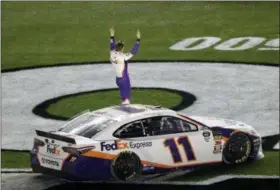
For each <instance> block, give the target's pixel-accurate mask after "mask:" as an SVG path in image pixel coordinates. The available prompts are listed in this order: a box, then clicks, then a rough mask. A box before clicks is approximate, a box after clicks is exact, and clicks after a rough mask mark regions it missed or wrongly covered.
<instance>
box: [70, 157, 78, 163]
mask: <svg viewBox="0 0 280 190" xmlns="http://www.w3.org/2000/svg"><path fill="white" fill-rule="evenodd" d="M75 160H77V157H75V156H73V157H72V158H71V159H70V160H69V161H70V162H75Z"/></svg>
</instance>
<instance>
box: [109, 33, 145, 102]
mask: <svg viewBox="0 0 280 190" xmlns="http://www.w3.org/2000/svg"><path fill="white" fill-rule="evenodd" d="M139 45H140V39H137V40H136V42H135V45H134V47H133V48H132V49H131V51H130V52H128V53H123V52H119V51H115V50H114V47H115V39H114V37H111V40H110V61H111V63H112V64H113V66H114V68H115V72H116V84H117V85H118V87H119V90H120V97H121V99H122V100H125V99H128V100H130V91H131V85H130V78H129V74H128V60H129V59H131V58H132V57H133V55H135V54H136V53H137V51H138V48H139Z"/></svg>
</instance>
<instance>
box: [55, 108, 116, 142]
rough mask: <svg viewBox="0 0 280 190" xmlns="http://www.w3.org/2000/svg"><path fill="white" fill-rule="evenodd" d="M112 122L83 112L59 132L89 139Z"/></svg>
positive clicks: (100, 116)
mask: <svg viewBox="0 0 280 190" xmlns="http://www.w3.org/2000/svg"><path fill="white" fill-rule="evenodd" d="M113 122H114V120H111V119H110V118H107V117H104V116H102V115H97V114H92V113H91V112H89V111H85V112H82V113H81V114H79V115H78V116H76V117H74V118H73V119H71V120H70V121H68V122H67V123H66V124H65V125H64V126H62V128H60V129H59V131H62V132H66V133H70V134H75V135H80V136H84V137H88V138H91V137H93V136H94V135H96V134H97V133H99V132H100V131H101V130H103V129H104V128H106V127H107V126H108V125H109V124H111V123H113Z"/></svg>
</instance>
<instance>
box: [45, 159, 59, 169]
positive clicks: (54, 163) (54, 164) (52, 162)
mask: <svg viewBox="0 0 280 190" xmlns="http://www.w3.org/2000/svg"><path fill="white" fill-rule="evenodd" d="M41 161H42V163H43V164H47V165H51V166H58V167H59V163H58V162H57V161H54V160H49V159H47V158H42V159H41Z"/></svg>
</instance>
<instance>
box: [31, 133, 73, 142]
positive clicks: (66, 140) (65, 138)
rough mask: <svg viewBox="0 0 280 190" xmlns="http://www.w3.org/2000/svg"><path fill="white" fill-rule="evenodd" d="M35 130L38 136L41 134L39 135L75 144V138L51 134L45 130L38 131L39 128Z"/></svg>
mask: <svg viewBox="0 0 280 190" xmlns="http://www.w3.org/2000/svg"><path fill="white" fill-rule="evenodd" d="M35 131H36V134H37V135H38V136H41V137H47V138H51V139H56V140H59V141H63V142H67V143H72V144H76V141H75V139H73V138H70V137H66V136H62V135H57V134H53V133H50V132H45V131H40V130H35Z"/></svg>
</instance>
